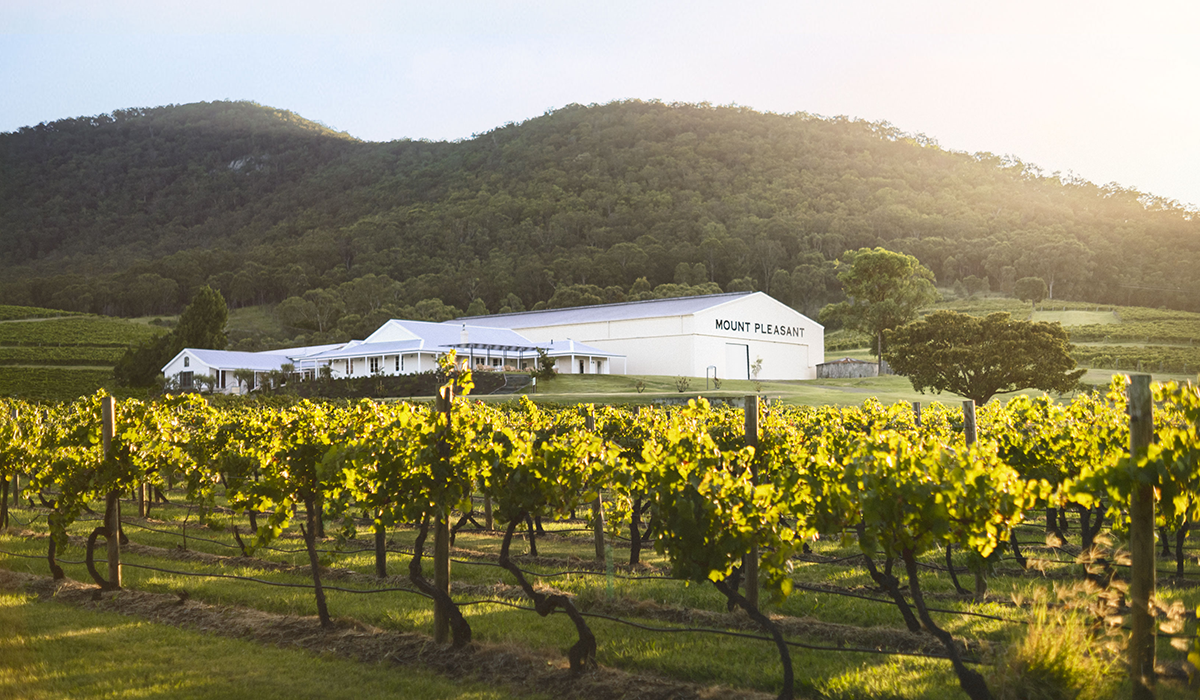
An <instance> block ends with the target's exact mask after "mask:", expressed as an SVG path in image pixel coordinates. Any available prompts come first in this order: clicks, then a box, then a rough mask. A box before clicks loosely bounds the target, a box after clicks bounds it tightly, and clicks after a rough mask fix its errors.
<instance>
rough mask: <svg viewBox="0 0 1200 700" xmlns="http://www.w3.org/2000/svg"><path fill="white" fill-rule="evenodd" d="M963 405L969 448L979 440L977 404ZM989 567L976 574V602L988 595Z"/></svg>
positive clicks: (947, 546) (966, 438) (980, 568)
mask: <svg viewBox="0 0 1200 700" xmlns="http://www.w3.org/2000/svg"><path fill="white" fill-rule="evenodd" d="M962 405H963V439H964V440H965V441H966V443H967V447H970V446H971V445H974V444H975V443H976V442H977V441H978V440H979V435H978V434H977V433H976V429H975V402H974V401H972V400H970V399H968V400H966V401H963V402H962ZM950 546H951V545H949V544H947V545H946V549H947V551H949V549H950ZM946 562H947V566H950V565H951V564H950V563H949V556H947V560H946ZM986 566H987V565H986V564H984V563H982V562H980V564H979V569H978V570H977V571H976V572H975V601H976V602H983V597H984V596H986V595H987V570H986V569H985V567H986Z"/></svg>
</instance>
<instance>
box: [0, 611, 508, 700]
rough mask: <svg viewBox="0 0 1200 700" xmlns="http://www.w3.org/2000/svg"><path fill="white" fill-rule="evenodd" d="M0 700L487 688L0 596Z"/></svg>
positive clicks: (478, 697)
mask: <svg viewBox="0 0 1200 700" xmlns="http://www.w3.org/2000/svg"><path fill="white" fill-rule="evenodd" d="M0 629H3V630H4V634H2V635H0V698H29V699H31V700H32V699H37V700H41V699H50V698H72V699H78V698H115V697H121V698H214V699H221V700H225V699H238V698H246V699H247V700H251V699H253V700H262V699H264V698H279V699H280V700H292V699H293V698H298V697H306V698H347V699H349V698H353V699H355V700H360V699H361V698H381V699H382V698H396V697H402V698H422V699H424V698H447V699H459V700H492V699H494V700H502V699H505V698H510V697H513V696H512V695H511V694H509V693H507V692H505V691H503V690H502V689H497V688H494V687H485V686H483V685H481V684H478V683H467V682H455V681H451V680H449V679H446V678H442V677H439V676H437V675H435V674H433V673H431V672H428V671H423V670H421V669H414V668H411V667H407V668H397V667H390V666H384V665H371V664H361V663H356V662H353V661H347V660H343V659H337V658H332V657H325V656H316V655H313V654H310V653H307V652H304V651H298V650H286V649H277V648H273V647H264V646H261V645H258V644H254V643H251V642H244V641H240V640H233V639H226V638H222V637H215V636H211V635H205V634H200V633H196V632H190V631H187V630H181V629H177V628H175V627H170V626H166V625H157V624H153V623H149V622H144V621H140V620H136V619H131V618H128V617H124V616H122V615H118V614H116V613H105V612H96V611H92V610H85V609H81V608H77V607H73V606H68V605H65V604H60V603H55V602H34V601H33V600H31V599H30V598H29V597H27V596H24V595H21V594H14V593H4V592H0Z"/></svg>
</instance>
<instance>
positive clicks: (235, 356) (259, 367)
mask: <svg viewBox="0 0 1200 700" xmlns="http://www.w3.org/2000/svg"><path fill="white" fill-rule="evenodd" d="M184 353H187V354H189V355H191V356H192V357H195V358H196V359H197V360H199V361H200V362H203V363H204V364H206V365H208V366H209V367H215V368H216V369H225V370H232V369H252V370H254V371H255V372H270V371H272V370H277V369H279V368H281V367H283V365H285V364H288V363H290V362H291V360H290V359H289V358H288V357H287V356H286V355H275V354H267V353H259V352H236V351H233V350H202V349H196V348H184V349H183V350H180V351H179V355H182V354H184ZM179 355H176V356H175V357H173V358H171V362H174V361H175V360H176V359H177V358H178V357H179ZM171 362H168V363H167V365H168V366H169V365H170V364H171ZM163 369H166V367H164V368H163Z"/></svg>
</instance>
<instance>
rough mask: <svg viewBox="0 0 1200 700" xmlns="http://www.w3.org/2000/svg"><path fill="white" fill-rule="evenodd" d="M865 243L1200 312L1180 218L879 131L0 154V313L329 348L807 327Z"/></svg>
mask: <svg viewBox="0 0 1200 700" xmlns="http://www.w3.org/2000/svg"><path fill="white" fill-rule="evenodd" d="M875 246H883V247H886V248H889V249H892V250H897V251H900V252H905V253H909V254H912V255H915V256H916V257H917V258H919V259H920V261H921V262H922V263H923V264H924V265H926V266H927V267H929V268H930V269H932V270H933V271H934V272H935V273H936V275H937V277H938V280H939V282H940V283H942V284H952V283H954V282H955V281H958V280H969V281H972V282H973V283H974V284H976V285H978V284H979V282H980V281H982V280H983V279H985V278H986V279H987V280H988V283H989V285H990V288H991V289H993V290H995V289H1005V290H1008V289H1011V287H1012V285H1013V283H1014V282H1015V281H1016V280H1017V279H1020V278H1023V277H1031V276H1032V277H1041V278H1043V279H1044V280H1045V281H1046V283H1047V286H1048V288H1049V293H1050V294H1051V296H1052V298H1071V299H1085V300H1090V301H1095V302H1097V303H1119V304H1137V305H1144V306H1169V307H1175V308H1185V309H1192V310H1200V282H1198V281H1197V273H1196V270H1198V269H1200V217H1198V216H1197V215H1196V213H1195V212H1193V211H1187V210H1184V209H1182V208H1181V207H1179V206H1178V205H1177V204H1176V203H1174V202H1171V201H1164V200H1163V199H1161V198H1156V197H1153V196H1151V195H1147V194H1144V193H1141V192H1137V191H1134V190H1125V189H1119V188H1116V187H1100V186H1096V185H1093V184H1091V183H1088V182H1084V181H1078V180H1067V179H1064V178H1061V177H1058V176H1056V175H1047V174H1044V173H1042V172H1040V171H1039V170H1038V169H1036V168H1035V167H1032V166H1029V165H1027V164H1025V163H1022V162H1021V161H1020V160H1017V159H1014V158H1011V157H999V156H995V155H992V154H988V153H981V154H966V153H959V152H951V151H947V150H944V149H942V148H940V147H938V146H937V144H936V143H934V142H932V141H931V140H930V139H927V138H924V137H920V136H912V135H909V134H905V133H902V132H900V131H898V130H896V129H895V128H893V127H891V126H889V125H887V124H880V123H868V122H863V121H854V120H848V119H844V118H832V119H829V118H820V117H815V116H812V115H808V114H794V115H779V114H764V113H759V112H755V111H753V110H750V109H745V108H737V107H712V106H709V105H668V104H662V103H658V102H638V101H632V102H620V103H612V104H607V105H602V106H588V107H584V106H579V105H571V106H568V107H565V108H562V109H559V110H555V111H552V112H548V113H547V114H545V115H543V116H541V117H537V118H534V119H530V120H528V121H525V122H523V123H520V124H507V125H505V126H502V127H499V128H496V129H494V130H492V131H489V132H487V133H484V134H481V135H477V136H474V137H472V138H470V139H467V140H463V141H459V142H453V143H433V142H426V141H407V140H405V141H394V142H391V143H367V142H361V141H358V140H355V139H353V138H351V137H349V136H347V135H346V134H342V133H336V132H333V131H332V130H330V129H327V128H325V127H323V126H321V125H319V124H314V123H312V122H309V121H306V120H304V119H302V118H300V117H298V116H297V115H294V114H291V113H289V112H284V111H280V110H275V109H271V108H267V107H263V106H260V105H256V104H253V103H246V102H218V103H211V104H210V103H200V104H192V105H182V106H170V107H158V108H153V109H136V110H124V111H117V112H114V113H113V114H111V115H102V116H100V117H93V118H81V119H68V120H62V121H57V122H53V123H47V124H40V125H38V126H35V127H28V128H23V129H21V130H19V131H17V132H14V133H6V134H0V272H2V275H0V303H8V304H23V305H36V306H49V307H54V308H63V309H69V310H79V311H92V312H99V313H107V314H116V315H143V314H151V313H167V312H177V311H178V310H179V309H181V308H182V307H183V306H184V305H186V303H187V301H188V300H189V299H190V298H191V296H192V294H194V293H195V291H196V290H197V289H198V288H199V287H201V286H203V285H205V284H209V285H212V286H213V287H214V288H216V289H219V290H220V291H221V292H222V294H223V295H224V296H225V298H226V299H227V300H228V301H229V302H230V303H231V304H232V305H234V306H241V305H250V304H261V303H276V302H283V301H285V300H287V301H288V305H287V306H285V307H284V309H285V310H286V312H287V313H289V314H290V315H291V317H292V318H293V320H294V321H295V322H296V323H298V324H301V325H303V324H305V323H308V325H309V327H311V328H312V329H313V330H319V331H320V332H322V333H326V332H328V329H329V328H336V327H337V326H338V324H339V323H342V325H343V331H346V330H347V324H346V323H345V319H346V318H350V319H352V320H353V319H355V318H356V319H358V320H360V321H363V320H364V319H366V318H367V317H369V316H379V315H388V314H393V313H399V312H401V311H406V312H411V313H414V314H415V315H424V316H426V317H430V318H434V317H438V316H444V315H446V314H449V313H454V312H457V311H461V310H467V309H468V308H469V307H470V308H471V310H472V311H475V312H482V311H491V312H495V311H498V310H501V309H505V308H507V309H518V308H529V307H532V306H534V305H535V304H537V303H550V304H552V305H568V304H573V303H589V302H593V301H612V300H620V299H625V298H630V297H631V296H632V297H634V298H638V297H639V295H640V296H647V295H653V294H656V293H657V294H667V293H675V292H680V290H682V291H687V290H689V289H696V288H702V289H705V290H713V289H716V288H720V289H724V290H727V291H728V290H736V289H748V288H754V289H761V290H763V291H767V292H769V293H771V294H772V295H773V296H775V297H777V298H779V299H781V300H783V301H784V302H787V303H790V304H792V305H793V306H795V307H796V308H798V309H800V310H801V311H803V312H805V313H808V314H811V315H815V314H816V313H817V311H818V310H819V309H820V307H821V306H823V305H824V304H826V303H828V302H830V301H834V300H836V299H837V298H838V295H839V294H840V291H839V286H838V283H837V281H836V278H835V276H834V271H833V268H834V262H833V261H834V260H836V259H837V258H838V257H839V256H840V255H841V254H842V253H843V252H844V251H846V250H853V249H858V248H861V247H875ZM643 278H644V279H643ZM661 285H680V286H678V287H668V288H663V287H661ZM656 289H657V290H658V291H657V292H656V291H655V290H656ZM421 305H424V306H421ZM418 307H420V309H421V310H420V311H418ZM447 307H453V308H452V309H448V308H447ZM305 319H308V320H307V321H306V320H305ZM363 322H365V321H363ZM350 325H351V326H352V325H353V323H350Z"/></svg>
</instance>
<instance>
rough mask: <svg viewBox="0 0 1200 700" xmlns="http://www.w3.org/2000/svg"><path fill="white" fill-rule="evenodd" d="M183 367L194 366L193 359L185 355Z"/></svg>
mask: <svg viewBox="0 0 1200 700" xmlns="http://www.w3.org/2000/svg"><path fill="white" fill-rule="evenodd" d="M183 366H184V367H191V366H192V358H190V357H188V356H186V355H184V357H183Z"/></svg>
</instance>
